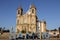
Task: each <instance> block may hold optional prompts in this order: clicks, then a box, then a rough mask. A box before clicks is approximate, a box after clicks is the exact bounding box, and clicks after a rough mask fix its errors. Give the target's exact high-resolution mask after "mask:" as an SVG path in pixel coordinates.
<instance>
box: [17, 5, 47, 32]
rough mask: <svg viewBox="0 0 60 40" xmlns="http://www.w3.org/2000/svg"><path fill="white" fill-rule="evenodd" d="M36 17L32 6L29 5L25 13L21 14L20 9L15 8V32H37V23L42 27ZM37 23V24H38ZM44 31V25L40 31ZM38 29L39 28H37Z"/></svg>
mask: <svg viewBox="0 0 60 40" xmlns="http://www.w3.org/2000/svg"><path fill="white" fill-rule="evenodd" d="M37 19H38V18H37V15H36V7H35V6H34V4H31V5H30V6H29V9H28V11H27V12H26V13H23V9H22V7H18V8H17V14H16V32H17V33H18V32H30V33H31V32H34V33H36V32H37V28H38V27H37V23H38V22H39V23H40V25H39V27H40V26H41V25H42V27H43V23H44V22H43V23H42V22H40V21H38V20H37ZM39 23H38V24H39ZM44 28H45V29H46V25H45V24H44V27H43V28H42V30H44ZM38 29H39V28H38ZM44 31H45V30H44Z"/></svg>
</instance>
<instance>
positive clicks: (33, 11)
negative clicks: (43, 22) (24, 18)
mask: <svg viewBox="0 0 60 40" xmlns="http://www.w3.org/2000/svg"><path fill="white" fill-rule="evenodd" d="M30 12H31V13H32V14H34V15H36V8H35V6H34V4H31V5H30Z"/></svg>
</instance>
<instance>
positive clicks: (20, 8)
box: [16, 6, 23, 33]
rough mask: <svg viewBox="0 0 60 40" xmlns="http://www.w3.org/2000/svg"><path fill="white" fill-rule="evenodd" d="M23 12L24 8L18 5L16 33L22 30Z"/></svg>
mask: <svg viewBox="0 0 60 40" xmlns="http://www.w3.org/2000/svg"><path fill="white" fill-rule="evenodd" d="M22 14H23V9H22V7H20V6H19V7H18V8H17V14H16V33H18V32H19V31H20V23H21V20H20V19H21V17H22Z"/></svg>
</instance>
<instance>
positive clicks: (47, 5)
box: [0, 0, 60, 29]
mask: <svg viewBox="0 0 60 40" xmlns="http://www.w3.org/2000/svg"><path fill="white" fill-rule="evenodd" d="M31 3H33V4H34V5H35V7H36V9H37V11H36V12H37V13H36V14H37V16H38V18H39V20H42V19H44V20H46V23H47V24H46V27H47V29H55V28H58V27H59V26H60V0H0V27H6V29H9V28H10V27H11V26H14V27H15V24H16V9H17V7H18V6H22V8H23V12H24V13H25V12H26V11H27V10H28V9H29V6H30V4H31Z"/></svg>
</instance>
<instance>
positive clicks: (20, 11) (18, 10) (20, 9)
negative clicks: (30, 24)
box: [17, 6, 23, 15]
mask: <svg viewBox="0 0 60 40" xmlns="http://www.w3.org/2000/svg"><path fill="white" fill-rule="evenodd" d="M22 13H23V9H22V7H20V6H19V7H18V8H17V14H20V15H22Z"/></svg>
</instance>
